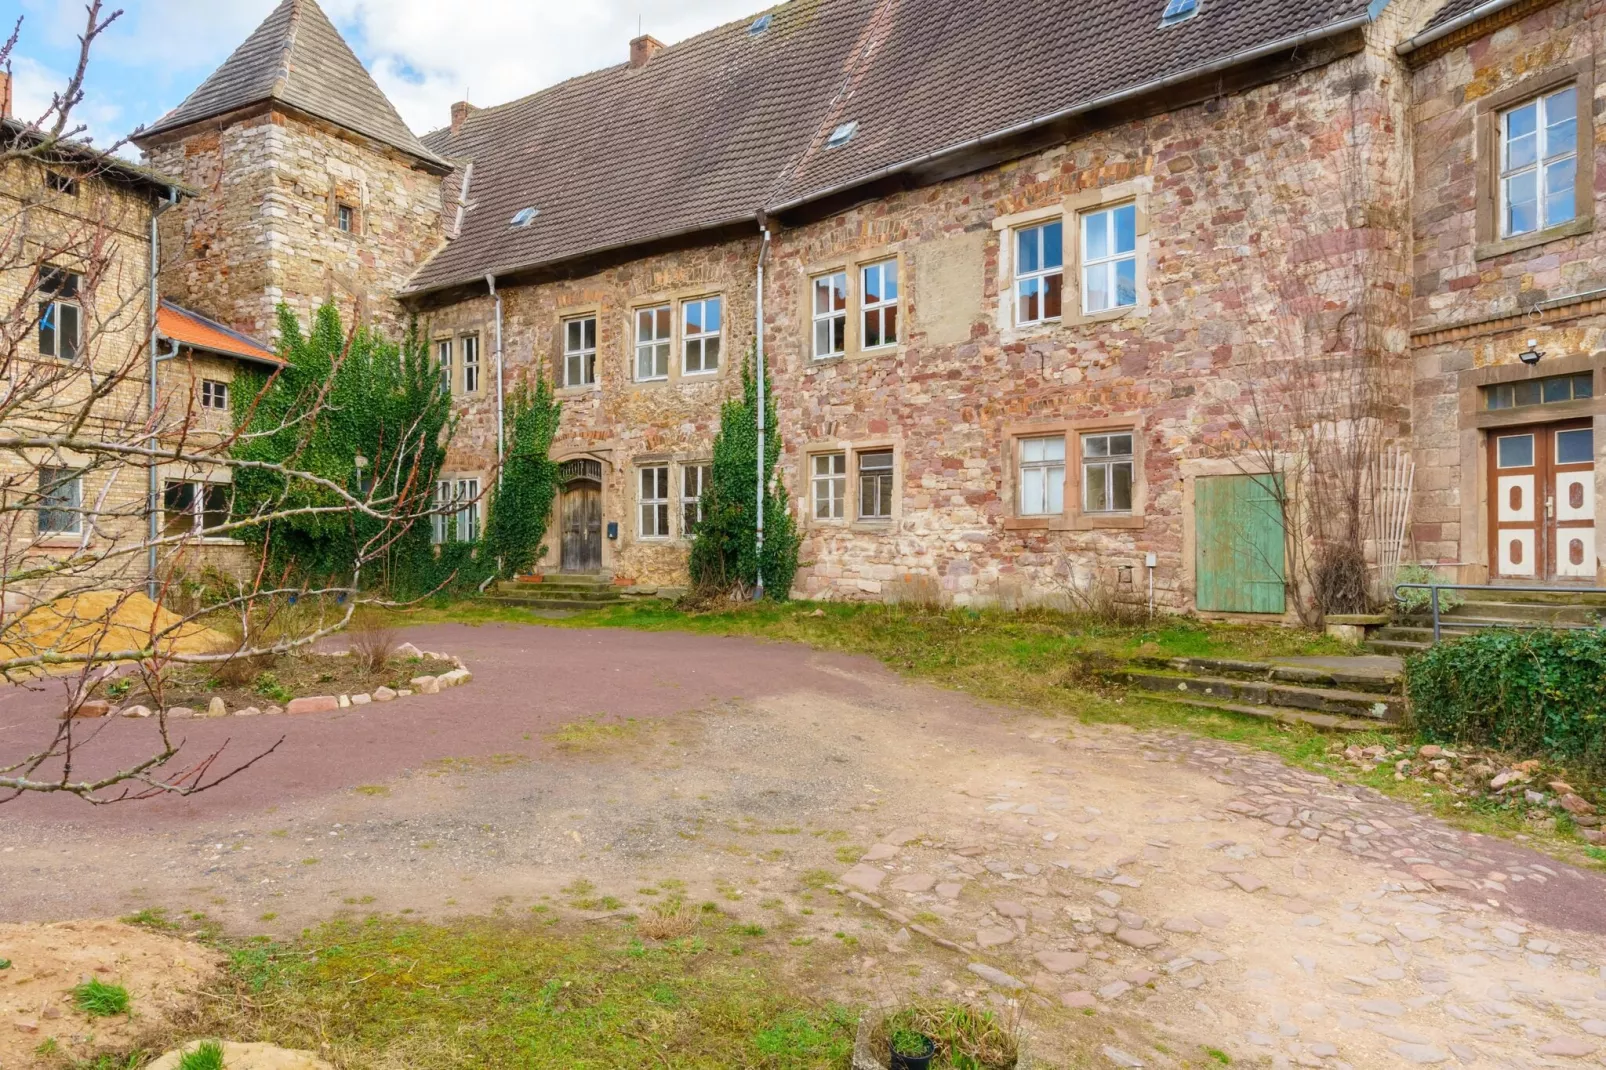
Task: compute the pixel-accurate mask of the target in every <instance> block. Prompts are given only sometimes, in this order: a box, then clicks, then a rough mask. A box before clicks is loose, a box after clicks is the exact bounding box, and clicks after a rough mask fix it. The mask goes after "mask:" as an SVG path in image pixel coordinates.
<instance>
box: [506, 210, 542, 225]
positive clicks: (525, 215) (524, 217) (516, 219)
mask: <svg viewBox="0 0 1606 1070" xmlns="http://www.w3.org/2000/svg"><path fill="white" fill-rule="evenodd" d="M540 214H541V209H539V208H520V209H519V210H518V211H517V212H514V213H513V218H512V219H510V220H508V224H507V225H508V226H510V227H527V226H529V225H530V224H531V223H534V222H535V217H536V216H538V215H540Z"/></svg>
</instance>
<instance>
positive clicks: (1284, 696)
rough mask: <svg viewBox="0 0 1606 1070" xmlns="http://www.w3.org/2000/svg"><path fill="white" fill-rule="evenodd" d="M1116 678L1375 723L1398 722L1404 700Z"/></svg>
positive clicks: (1190, 679)
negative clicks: (1365, 718)
mask: <svg viewBox="0 0 1606 1070" xmlns="http://www.w3.org/2000/svg"><path fill="white" fill-rule="evenodd" d="M1116 675H1117V677H1118V678H1119V679H1121V680H1123V681H1124V682H1125V683H1127V684H1130V685H1132V686H1133V687H1138V688H1141V689H1143V690H1145V691H1155V692H1161V693H1164V694H1167V695H1168V696H1169V695H1175V696H1188V697H1191V698H1212V699H1217V700H1220V701H1225V702H1241V703H1246V704H1248V705H1252V706H1279V707H1288V708H1292V709H1299V710H1306V711H1309V712H1315V713H1330V714H1338V715H1341V716H1347V717H1367V718H1371V719H1372V720H1373V721H1374V722H1375V721H1400V720H1403V719H1404V716H1405V699H1404V698H1403V697H1402V696H1399V695H1383V694H1377V693H1375V692H1373V693H1368V692H1364V691H1348V690H1343V689H1340V688H1326V687H1301V686H1299V685H1296V684H1282V683H1276V682H1273V681H1266V680H1232V679H1228V678H1226V677H1219V676H1218V677H1211V676H1182V675H1173V674H1170V673H1158V672H1148V673H1146V672H1124V673H1117V674H1116Z"/></svg>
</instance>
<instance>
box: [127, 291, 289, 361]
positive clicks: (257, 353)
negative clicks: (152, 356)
mask: <svg viewBox="0 0 1606 1070" xmlns="http://www.w3.org/2000/svg"><path fill="white" fill-rule="evenodd" d="M156 327H157V330H158V331H160V332H161V335H162V337H163V338H166V339H168V340H169V341H173V342H178V343H180V344H182V345H187V346H191V347H193V348H195V349H204V350H205V351H206V352H208V353H219V354H222V355H223V356H226V357H239V358H240V359H241V360H253V361H257V362H259V363H262V364H272V365H274V366H276V367H283V366H284V363H285V362H284V360H283V359H282V358H281V357H280V356H279V355H278V354H277V353H275V352H274V351H273V350H271V349H269V348H268V347H267V346H265V345H263V344H262V343H261V342H258V341H257V340H256V339H255V338H252V337H251V336H249V335H245V334H241V333H240V332H239V331H234V330H230V329H229V328H227V327H225V326H223V324H221V323H218V322H217V321H216V320H210V319H207V318H206V317H205V316H203V315H201V314H200V313H199V312H191V311H190V310H189V309H187V308H184V307H182V306H181V305H176V304H174V303H173V302H172V301H167V300H163V301H162V307H161V310H160V311H159V312H158V313H157V316H156Z"/></svg>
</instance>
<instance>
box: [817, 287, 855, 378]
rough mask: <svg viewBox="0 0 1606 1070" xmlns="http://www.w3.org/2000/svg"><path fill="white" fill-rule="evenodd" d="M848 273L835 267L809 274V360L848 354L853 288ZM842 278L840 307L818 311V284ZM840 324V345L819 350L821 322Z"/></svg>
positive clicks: (830, 358) (831, 358)
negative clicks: (824, 350)
mask: <svg viewBox="0 0 1606 1070" xmlns="http://www.w3.org/2000/svg"><path fill="white" fill-rule="evenodd" d="M850 277H851V276H850V274H849V272H848V270H847V269H846V268H836V269H834V270H830V271H821V272H817V273H815V274H812V275H810V276H809V358H810V359H811V360H816V361H819V360H835V359H836V358H838V357H845V356H847V354H848V324H849V322H850V320H851V319H852V317H851V315H850V313H851V312H852V310H853V290H852V288H851V287H850V286H849V285H848V279H849V278H850ZM838 278H840V279H841V280H842V306H841V307H840V308H827V309H826V310H825V311H823V312H822V311H820V307H819V300H818V299H819V296H820V284H821V283H829V282H830V281H831V280H834V279H838ZM839 322H840V324H841V328H840V329H841V345H840V347H833V348H830V349H827V351H826V352H824V353H822V352H820V327H821V325H823V324H836V323H839Z"/></svg>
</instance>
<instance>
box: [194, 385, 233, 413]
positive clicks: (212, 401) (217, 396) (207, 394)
mask: <svg viewBox="0 0 1606 1070" xmlns="http://www.w3.org/2000/svg"><path fill="white" fill-rule="evenodd" d="M201 408H203V409H213V410H215V411H221V412H227V411H228V410H229V384H228V383H225V382H223V381H222V380H221V379H202V380H201Z"/></svg>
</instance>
